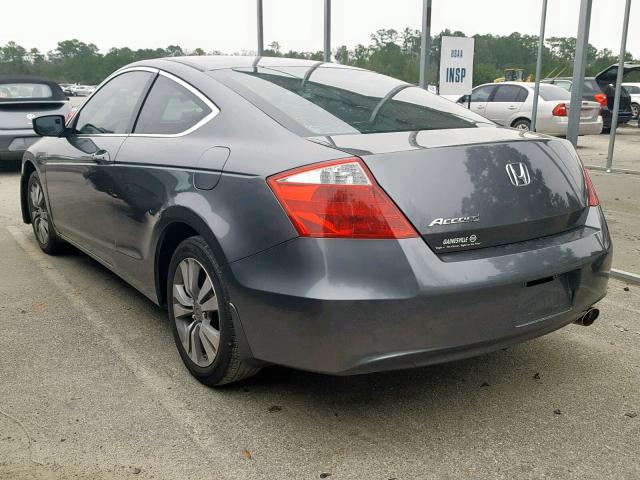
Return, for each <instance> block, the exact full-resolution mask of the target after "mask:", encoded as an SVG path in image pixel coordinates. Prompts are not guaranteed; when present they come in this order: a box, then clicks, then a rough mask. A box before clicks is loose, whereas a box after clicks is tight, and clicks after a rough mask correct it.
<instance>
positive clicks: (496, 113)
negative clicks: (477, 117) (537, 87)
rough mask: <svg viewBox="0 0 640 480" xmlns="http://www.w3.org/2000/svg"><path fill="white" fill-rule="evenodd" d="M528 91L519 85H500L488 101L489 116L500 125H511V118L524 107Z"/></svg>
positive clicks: (487, 114)
mask: <svg viewBox="0 0 640 480" xmlns="http://www.w3.org/2000/svg"><path fill="white" fill-rule="evenodd" d="M528 93H529V92H528V91H527V90H526V89H525V88H523V87H521V86H519V85H498V87H497V89H496V91H495V92H493V96H492V97H491V98H490V99H489V102H488V103H487V113H486V116H487V118H489V120H492V121H494V122H496V123H498V124H500V125H506V126H509V125H510V119H512V118H513V117H514V114H516V113H517V112H518V111H519V110H520V109H521V108H522V104H523V103H524V101H525V100H526V99H527V96H528Z"/></svg>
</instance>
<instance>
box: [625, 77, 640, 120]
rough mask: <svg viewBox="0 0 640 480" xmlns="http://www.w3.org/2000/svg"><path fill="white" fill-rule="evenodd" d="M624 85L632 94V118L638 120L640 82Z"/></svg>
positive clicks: (639, 113) (639, 112)
mask: <svg viewBox="0 0 640 480" xmlns="http://www.w3.org/2000/svg"><path fill="white" fill-rule="evenodd" d="M622 86H623V87H624V88H625V89H626V90H627V92H629V96H631V118H632V119H633V120H638V117H639V116H640V82H638V83H623V84H622Z"/></svg>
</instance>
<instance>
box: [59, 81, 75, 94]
mask: <svg viewBox="0 0 640 480" xmlns="http://www.w3.org/2000/svg"><path fill="white" fill-rule="evenodd" d="M75 86H76V85H75V84H73V83H61V84H60V88H61V89H62V92H63V93H64V94H65V95H66V96H67V97H71V96H73V90H72V89H73V87H75Z"/></svg>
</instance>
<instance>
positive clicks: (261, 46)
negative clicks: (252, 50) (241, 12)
mask: <svg viewBox="0 0 640 480" xmlns="http://www.w3.org/2000/svg"><path fill="white" fill-rule="evenodd" d="M257 13H258V56H262V55H263V54H264V30H263V28H262V0H258V5H257Z"/></svg>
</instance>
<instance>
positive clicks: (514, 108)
mask: <svg viewBox="0 0 640 480" xmlns="http://www.w3.org/2000/svg"><path fill="white" fill-rule="evenodd" d="M507 108H508V109H509V110H517V108H518V107H517V106H515V105H509V106H508V107H507Z"/></svg>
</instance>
